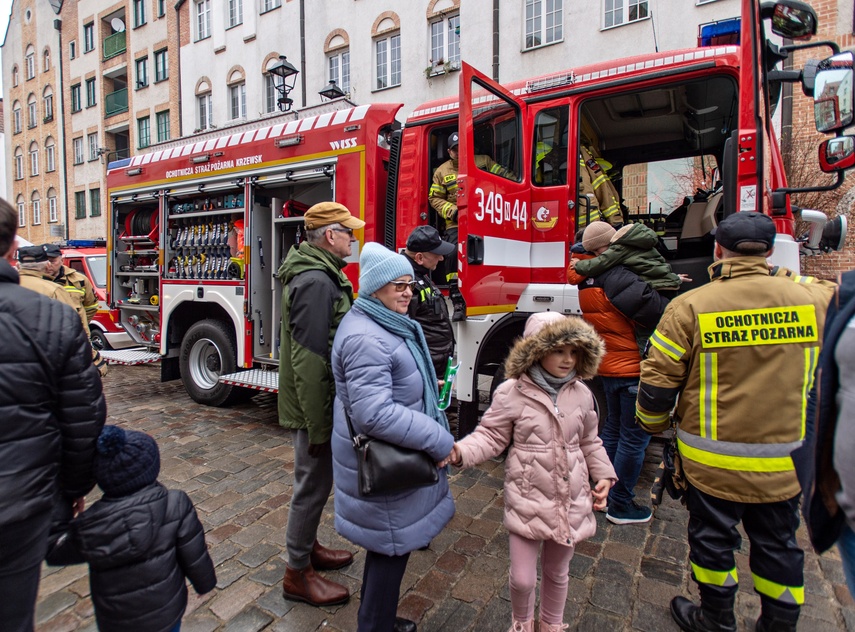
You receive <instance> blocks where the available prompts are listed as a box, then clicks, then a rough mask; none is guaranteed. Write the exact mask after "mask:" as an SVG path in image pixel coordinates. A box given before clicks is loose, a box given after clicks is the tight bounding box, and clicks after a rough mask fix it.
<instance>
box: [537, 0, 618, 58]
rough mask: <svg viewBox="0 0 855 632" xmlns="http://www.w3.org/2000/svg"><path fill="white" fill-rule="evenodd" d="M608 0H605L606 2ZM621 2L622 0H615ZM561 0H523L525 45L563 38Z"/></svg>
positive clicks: (549, 42) (550, 42)
mask: <svg viewBox="0 0 855 632" xmlns="http://www.w3.org/2000/svg"><path fill="white" fill-rule="evenodd" d="M608 1H609V0H606V2H608ZM616 1H617V2H621V1H622V0H616ZM563 5H564V2H563V0H526V1H525V47H526V48H536V47H538V46H543V45H545V44H552V43H554V42H560V41H561V40H562V39H563V38H564V12H563V8H564V7H563Z"/></svg>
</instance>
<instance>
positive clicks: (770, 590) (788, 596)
mask: <svg viewBox="0 0 855 632" xmlns="http://www.w3.org/2000/svg"><path fill="white" fill-rule="evenodd" d="M751 578H752V579H753V580H754V590H756V591H757V592H759V593H760V594H761V595H765V596H767V597H771V598H772V599H775V600H777V601H780V602H783V603H788V604H790V605H793V606H800V605H802V604H803V603H804V602H805V587H804V586H784V585H783V584H778V583H776V582H773V581H772V580H771V579H766V578H765V577H760V576H759V575H758V574H757V573H751Z"/></svg>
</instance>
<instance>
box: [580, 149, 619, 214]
mask: <svg viewBox="0 0 855 632" xmlns="http://www.w3.org/2000/svg"><path fill="white" fill-rule="evenodd" d="M579 195H584V196H585V197H586V198H587V199H588V201H589V203H590V205H591V214H590V219H591V221H592V222H596V221H598V220H602V221H605V222H608V223H609V224H612V225H615V226H619V225H620V224H622V223H623V215H622V214H621V209H620V199H619V198H618V192H617V189H616V188H615V185H614V184H612V181H611V179H609V177H608V176H607V175H606V172H605V170H604V169H603V167H602V165H601V164H600V163H599V162H598V161H597V159H596V158H594V155H593V154H592V153H591V151H590V150H589V149H588V148H587V147H584V146H583V147H581V149H580V152H579ZM587 211H588V209H587V208H585V206H584V205H583V206H582V207H581V208H580V209H579V225H578V227H577V228H583V227H585V226H587V225H588V221H587V215H586V214H587Z"/></svg>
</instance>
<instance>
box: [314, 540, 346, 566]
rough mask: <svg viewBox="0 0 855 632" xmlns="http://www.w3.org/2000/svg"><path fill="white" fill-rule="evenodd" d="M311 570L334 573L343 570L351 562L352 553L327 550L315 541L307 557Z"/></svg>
mask: <svg viewBox="0 0 855 632" xmlns="http://www.w3.org/2000/svg"><path fill="white" fill-rule="evenodd" d="M309 559H310V560H311V563H312V568H314V569H315V570H318V571H334V570H337V569H339V568H344V567H345V566H347V565H348V564H350V563H351V562H352V561H353V553H351V552H349V551H342V550H340V549H328V548H327V547H325V546H323V545H322V544H321V543H320V542H318V541H317V540H315V543H314V544H313V545H312V553H311V554H310V556H309Z"/></svg>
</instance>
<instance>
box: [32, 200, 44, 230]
mask: <svg viewBox="0 0 855 632" xmlns="http://www.w3.org/2000/svg"><path fill="white" fill-rule="evenodd" d="M32 200H33V226H38V225H39V224H41V223H42V201H41V200H40V199H39V194H38V193H33V197H32Z"/></svg>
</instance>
